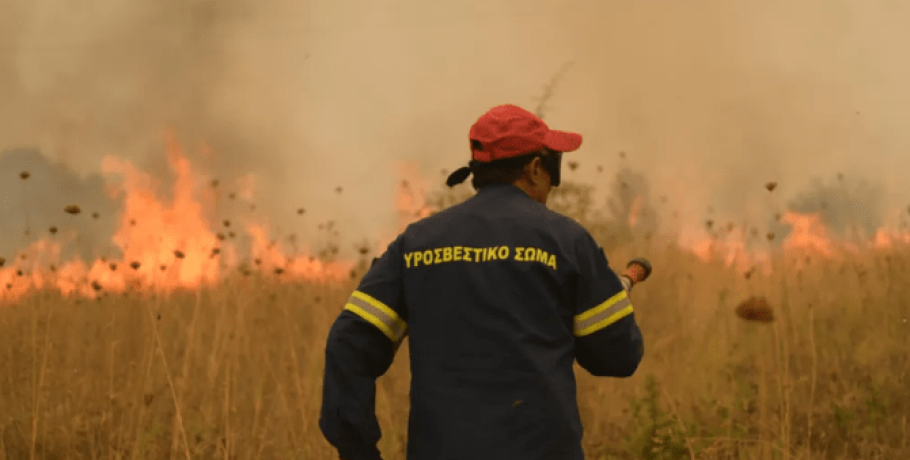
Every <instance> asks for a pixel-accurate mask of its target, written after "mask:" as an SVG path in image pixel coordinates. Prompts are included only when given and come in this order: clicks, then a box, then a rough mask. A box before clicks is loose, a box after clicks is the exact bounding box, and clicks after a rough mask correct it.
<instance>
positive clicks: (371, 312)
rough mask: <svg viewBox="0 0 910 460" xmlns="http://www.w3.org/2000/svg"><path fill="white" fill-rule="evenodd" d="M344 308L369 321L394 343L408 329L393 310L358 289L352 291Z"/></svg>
mask: <svg viewBox="0 0 910 460" xmlns="http://www.w3.org/2000/svg"><path fill="white" fill-rule="evenodd" d="M344 309H345V310H349V311H351V312H353V313H354V314H356V315H357V316H359V317H361V318H363V319H365V320H367V321H369V322H370V323H371V324H372V325H374V326H376V327H378V328H379V330H380V331H382V333H383V334H385V335H386V337H388V338H389V339H390V340H391V341H392V342H395V343H398V342H400V341H401V339H403V338H404V336H405V333H406V332H407V330H408V325H407V323H405V322H404V320H402V319H401V317H399V316H398V313H395V310H392V309H391V308H389V307H388V306H387V305H386V304H384V303H382V302H380V301H378V300H376V299H375V298H373V297H371V296H369V295H367V294H364V293H363V292H360V291H354V293H353V294H352V295H351V298H350V299H349V300H348V303H347V305H345V306H344Z"/></svg>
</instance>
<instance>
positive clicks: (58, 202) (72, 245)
mask: <svg viewBox="0 0 910 460" xmlns="http://www.w3.org/2000/svg"><path fill="white" fill-rule="evenodd" d="M0 171H4V172H6V171H9V172H15V173H16V174H15V175H12V174H8V175H7V174H4V176H5V177H4V178H3V180H2V181H0V197H2V200H0V216H3V217H2V218H0V235H2V236H3V237H2V238H0V254H5V255H7V256H11V255H13V254H15V253H16V251H17V250H19V249H22V248H24V247H26V246H27V245H28V244H29V243H31V242H32V241H34V240H36V239H38V238H48V239H51V240H54V241H57V242H59V243H65V244H62V246H63V252H62V253H61V255H62V256H63V257H68V256H71V255H75V254H78V255H79V256H81V257H83V258H87V259H88V258H95V257H103V256H105V255H107V254H111V252H108V251H111V250H112V249H113V246H112V245H111V243H110V236H111V235H112V234H113V231H114V229H115V228H116V225H117V216H116V211H117V206H116V203H114V202H113V201H111V200H110V199H108V198H107V194H106V193H105V190H104V182H103V180H102V177H101V176H100V175H98V174H93V175H90V176H88V177H85V178H81V177H78V176H77V175H76V173H75V172H74V171H73V170H72V169H70V168H69V167H67V166H65V165H61V164H59V163H56V164H53V163H49V162H48V161H47V158H45V157H44V156H42V155H41V154H40V153H39V152H38V151H36V150H31V149H14V150H8V151H5V152H2V154H0ZM23 173H27V174H26V175H25V177H26V178H25V179H23V178H22V175H23ZM71 204H78V205H79V207H80V209H82V212H83V213H84V214H86V215H85V216H80V217H79V218H74V217H73V216H71V215H69V214H66V213H65V212H64V211H63V209H64V208H65V207H66V206H69V205H71ZM52 228H53V230H52Z"/></svg>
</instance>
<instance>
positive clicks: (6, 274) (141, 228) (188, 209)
mask: <svg viewBox="0 0 910 460" xmlns="http://www.w3.org/2000/svg"><path fill="white" fill-rule="evenodd" d="M167 160H168V164H169V166H170V168H171V171H172V172H173V174H174V179H175V180H174V185H173V190H172V192H173V199H172V200H171V201H170V202H165V201H163V200H161V199H160V198H159V197H158V195H157V193H156V187H155V182H154V180H153V179H152V177H150V176H149V175H147V174H144V173H142V172H141V171H138V170H137V169H136V168H135V167H134V166H133V165H132V164H130V163H129V162H127V161H124V160H120V159H117V158H112V157H108V158H105V159H104V161H103V163H102V170H103V171H104V172H105V173H107V174H114V173H119V174H121V175H122V176H123V180H122V183H120V184H119V185H117V186H114V187H110V188H109V190H108V191H109V193H111V194H112V196H113V197H115V198H119V199H121V201H122V206H123V213H122V216H121V218H120V226H119V228H118V230H117V231H116V232H115V234H114V235H113V238H112V242H113V243H114V244H115V245H116V246H117V247H118V248H120V250H121V253H122V255H121V256H120V257H119V258H117V259H97V260H94V261H92V262H90V263H88V264H87V263H85V262H84V261H82V260H79V259H74V260H70V261H67V262H65V263H63V264H61V265H60V266H59V267H55V268H54V269H51V268H50V266H51V264H53V263H56V262H57V261H58V259H59V255H60V253H61V247H60V244H59V243H56V242H51V241H48V240H39V241H36V242H35V243H32V244H31V245H30V246H29V247H28V248H26V250H25V251H23V252H22V253H21V255H24V256H25V257H24V258H22V257H20V258H17V259H16V260H14V261H10V262H11V263H10V264H9V266H8V267H4V268H0V301H3V300H14V299H17V298H20V297H21V296H23V295H25V294H27V293H28V292H30V291H32V290H36V289H42V288H53V289H56V290H58V291H59V292H61V293H63V294H64V295H79V296H84V297H89V298H92V297H96V296H97V295H98V293H99V292H123V291H126V290H155V291H173V290H176V289H196V288H199V287H200V286H203V285H210V284H213V283H215V282H218V281H219V280H221V279H223V277H224V275H225V274H226V273H227V270H229V269H234V268H237V267H238V265H239V262H240V259H241V257H240V255H239V249H238V248H237V247H236V245H235V244H234V243H233V242H229V241H220V240H219V238H218V235H216V232H215V231H213V230H212V227H213V224H212V223H211V222H210V221H209V220H210V219H208V218H207V217H206V215H205V210H206V209H213V207H214V206H213V205H214V201H215V192H214V191H213V190H212V188H211V187H205V186H201V183H200V182H199V181H197V180H196V179H195V178H197V177H199V176H200V175H199V174H197V173H196V172H195V171H194V170H193V168H192V165H191V164H190V161H189V159H188V158H187V157H186V155H185V153H184V152H183V150H182V149H181V148H180V146H179V144H178V143H177V141H176V139H175V138H174V136H171V135H169V136H168V137H167ZM254 186H255V182H254V180H253V178H252V176H247V177H244V178H241V180H240V181H238V187H239V190H240V193H241V194H242V195H243V197H244V198H246V199H252V194H253V190H254ZM219 223H220V222H219ZM243 228H245V229H246V233H247V234H248V235H249V237H250V239H251V241H252V248H251V255H252V256H253V257H255V258H256V259H257V260H260V264H258V265H260V267H259V268H260V269H262V270H269V271H271V272H274V273H276V274H280V275H281V277H282V279H284V280H307V281H312V282H322V283H326V282H334V281H338V280H340V279H343V278H345V277H346V276H347V275H348V274H349V273H350V272H351V270H352V269H353V268H354V266H355V264H354V263H353V262H350V261H331V262H327V261H323V260H319V259H317V258H314V257H312V256H309V255H306V254H303V255H300V254H297V255H294V256H288V255H286V254H284V253H283V252H282V251H281V249H280V248H278V247H276V245H275V244H273V243H271V242H269V239H268V227H267V226H266V225H265V224H262V223H256V222H238V226H237V230H236V231H237V232H238V233H239V232H241V231H242V230H241V229H243ZM250 268H252V269H256V268H257V267H250Z"/></svg>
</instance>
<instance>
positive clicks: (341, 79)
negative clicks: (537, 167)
mask: <svg viewBox="0 0 910 460" xmlns="http://www.w3.org/2000/svg"><path fill="white" fill-rule="evenodd" d="M3 11H4V13H3V14H0V99H2V101H3V103H2V104H0V150H4V149H6V150H9V149H34V150H38V151H40V152H41V154H42V155H44V156H45V157H47V162H48V163H49V164H58V163H59V164H60V165H64V166H66V167H68V168H70V169H71V170H72V173H73V174H74V175H75V176H74V177H78V178H80V180H82V181H89V182H91V181H97V180H99V179H94V177H95V176H93V175H94V174H97V173H98V172H99V171H100V164H101V159H102V158H103V157H104V156H106V155H116V156H120V157H123V158H127V159H129V160H130V161H133V162H135V163H136V164H137V165H138V166H140V167H142V168H145V169H146V170H148V171H150V172H151V173H153V174H155V175H158V176H161V177H162V178H166V173H167V167H166V161H165V152H164V149H165V139H164V135H163V133H164V132H165V131H167V130H172V132H174V133H175V134H176V135H177V136H178V138H179V139H180V141H181V144H182V145H183V146H184V148H185V149H186V151H187V153H188V155H189V156H190V158H191V159H192V161H193V162H194V164H195V165H197V167H198V168H199V170H200V171H201V173H200V174H201V176H200V179H211V178H221V179H223V180H225V181H226V183H227V182H229V181H230V180H231V179H235V178H237V177H240V176H243V175H245V174H248V173H253V174H255V176H256V178H257V187H256V193H257V198H256V202H257V206H258V208H259V209H260V212H261V213H262V215H263V216H267V217H268V219H269V221H270V222H271V223H272V224H273V227H274V228H275V229H276V231H277V230H280V231H281V232H284V233H289V232H291V231H295V232H299V233H300V234H302V235H305V236H306V235H309V237H312V238H316V237H317V236H318V235H319V233H318V232H317V231H316V228H317V224H318V223H322V222H326V221H328V220H334V221H337V222H339V228H340V229H341V231H342V235H343V236H344V237H346V238H350V239H361V238H378V237H384V236H386V235H387V234H388V233H389V232H394V231H395V230H396V228H395V227H396V223H397V218H398V216H397V214H396V212H395V206H394V194H395V185H396V184H397V183H398V182H399V181H400V180H401V179H402V178H401V177H398V176H397V175H396V171H397V170H398V169H397V164H398V163H400V162H413V163H414V164H416V165H417V167H418V170H419V171H421V172H422V174H423V175H424V176H425V177H426V178H427V179H428V180H429V182H430V183H431V184H432V185H434V186H439V187H441V186H442V182H443V180H444V176H442V174H441V170H442V169H448V170H453V169H454V168H457V167H459V166H462V165H463V164H464V163H465V162H466V161H467V160H468V142H467V133H468V129H469V128H470V125H471V124H472V123H473V122H474V121H475V120H476V119H477V117H479V116H480V115H481V114H482V113H483V112H484V111H485V110H487V109H489V108H490V107H492V106H494V105H497V104H503V103H514V104H518V105H521V106H524V107H526V108H529V109H533V108H534V107H535V105H536V103H537V101H536V98H538V97H539V96H540V95H541V94H543V92H544V86H545V85H546V84H547V82H548V81H549V80H550V79H551V78H552V76H553V75H554V74H556V73H558V72H559V71H560V69H563V68H565V66H566V65H567V64H570V65H569V66H568V67H567V69H568V70H566V71H565V72H564V74H563V75H562V77H561V78H560V79H559V82H558V84H557V85H555V87H554V88H553V90H552V94H551V97H550V100H549V102H548V104H547V111H546V120H547V122H548V123H549V124H550V125H551V127H553V128H557V129H566V130H574V131H577V132H580V133H582V134H583V135H584V139H585V140H584V144H583V146H582V148H581V149H580V150H579V151H577V152H573V153H571V154H569V155H572V156H573V158H574V159H575V160H576V161H578V163H579V167H578V168H577V169H576V170H575V171H571V172H567V173H566V174H567V176H569V178H570V180H571V179H577V180H581V181H584V182H588V183H592V184H595V185H598V186H601V187H600V190H602V192H601V193H602V197H601V198H603V201H606V198H607V196H608V194H609V193H610V186H611V185H607V183H608V182H609V181H610V180H612V178H613V176H614V174H615V172H616V171H619V170H621V168H623V167H625V166H628V167H630V168H632V169H633V170H634V171H636V172H640V173H642V174H644V175H645V176H646V177H647V179H648V183H649V190H650V195H651V196H652V198H654V197H658V196H666V197H667V203H666V204H665V205H664V207H665V208H666V209H668V210H669V209H673V210H678V211H679V212H680V214H681V215H682V216H683V217H684V219H686V221H687V222H690V223H691V224H692V227H693V228H700V227H701V223H702V222H703V220H704V218H705V214H706V212H705V209H706V208H707V207H709V206H711V207H713V208H714V209H715V214H716V215H718V216H723V217H718V219H720V220H724V219H726V218H730V219H734V220H742V219H749V220H752V221H754V222H756V223H757V224H760V223H763V222H766V221H767V220H768V218H769V216H772V215H773V214H774V212H776V211H779V210H781V209H784V208H786V207H788V206H790V205H791V204H792V203H796V202H799V203H802V202H804V201H805V200H803V199H802V198H799V197H800V196H804V195H805V194H806V193H808V192H807V190H812V189H813V187H815V186H813V184H814V183H816V182H817V181H819V180H823V181H829V180H831V178H833V177H835V176H836V174H837V173H841V174H843V175H844V176H845V177H847V178H849V179H851V180H856V181H863V180H865V181H867V182H869V183H871V184H872V185H874V186H875V187H877V190H878V189H880V193H879V192H876V194H875V196H876V198H875V200H878V201H879V206H880V207H881V211H876V212H877V214H876V216H877V217H875V219H879V220H881V221H883V222H886V221H889V220H893V216H894V215H895V213H896V212H898V211H899V210H901V209H906V206H907V205H908V204H910V186H908V185H907V181H906V180H905V178H906V177H907V175H908V171H910V159H908V152H910V131H908V130H906V127H905V126H904V123H905V120H908V119H910V89H908V87H907V86H906V84H905V82H906V81H910V62H908V61H907V60H906V59H904V58H903V56H904V55H905V52H904V47H905V44H906V43H910V29H908V28H906V27H905V24H908V23H910V6H908V5H906V4H904V3H901V2H894V1H884V0H868V1H864V2H829V1H825V0H796V1H783V0H769V1H764V2H743V1H722V0H693V1H689V2H669V1H664V2H656V1H649V2H635V1H630V0H622V1H611V2H602V1H595V0H566V1H555V0H523V1H518V0H483V1H479V0H467V1H465V0H462V1H457V2H455V1H439V2H420V1H417V0H400V1H386V2H367V1H362V0H359V1H354V0H334V1H329V0H317V1H293V2H292V1H289V0H260V1H252V0H228V1H217V2H216V1H203V0H196V1H177V0H163V1H158V2H129V1H126V0H87V1H84V2H80V3H78V4H65V3H59V2H51V1H49V0H5V1H4V2H3ZM204 146H208V147H210V148H211V152H212V155H211V156H206V155H204V154H202V152H203V147H204ZM620 151H624V152H626V159H625V160H622V159H620V157H619V152H620ZM623 161H625V165H624V164H623V163H622V162H623ZM2 164H4V165H5V164H7V163H2ZM597 166H601V167H602V170H603V172H598V170H597V168H596V167H597ZM0 173H2V175H3V176H4V177H7V176H11V175H12V176H14V174H15V173H14V172H11V171H8V170H5V169H4V170H2V171H0ZM202 174H204V176H205V177H202ZM4 180H6V179H4ZM771 180H774V181H777V182H778V183H779V184H780V185H779V188H778V189H777V190H776V191H775V192H774V193H771V194H769V193H768V191H767V190H765V189H764V187H763V184H764V183H766V182H767V181H771ZM86 183H88V182H86ZM857 183H858V182H857ZM339 186H340V187H342V188H343V192H342V193H336V192H335V188H336V187H339ZM92 187H93V186H87V188H86V190H91V189H92ZM460 187H464V185H462V186H460ZM816 188H818V187H816ZM34 193H48V194H53V193H59V192H58V191H54V190H46V191H35V192H34ZM869 196H872V195H869ZM800 200H803V201H800ZM810 201H811V200H810ZM834 206H836V204H835V205H834ZM299 207H304V208H306V209H307V213H306V214H305V215H304V216H299V215H297V214H296V212H295V210H296V209H297V208H299ZM6 227H7V226H6V225H5V226H4V227H3V228H4V229H6ZM4 231H6V230H4ZM4 236H5V235H4Z"/></svg>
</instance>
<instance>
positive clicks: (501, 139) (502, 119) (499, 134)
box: [468, 104, 581, 163]
mask: <svg viewBox="0 0 910 460" xmlns="http://www.w3.org/2000/svg"><path fill="white" fill-rule="evenodd" d="M468 137H469V138H470V140H471V141H472V142H471V152H472V159H473V160H474V161H479V162H483V163H486V162H490V161H496V160H503V159H506V158H514V157H517V156H521V155H526V154H528V153H532V152H535V151H537V150H540V149H542V148H544V147H546V148H549V149H550V150H555V151H557V152H572V151H574V150H577V149H578V148H579V147H581V134H578V133H571V132H566V131H557V130H555V129H550V128H549V127H548V126H547V124H546V123H544V121H543V120H541V119H540V117H538V116H537V115H534V114H533V113H531V112H528V111H527V110H525V109H523V108H521V107H518V106H515V105H512V104H506V105H500V106H496V107H493V108H492V109H490V110H489V111H488V112H487V113H485V114H483V115H482V116H481V117H480V118H479V119H478V120H477V122H476V123H474V125H473V126H471V132H470V134H469V136H468ZM477 146H479V147H480V148H479V149H477V148H475V147H477Z"/></svg>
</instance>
